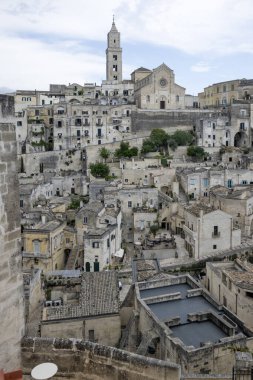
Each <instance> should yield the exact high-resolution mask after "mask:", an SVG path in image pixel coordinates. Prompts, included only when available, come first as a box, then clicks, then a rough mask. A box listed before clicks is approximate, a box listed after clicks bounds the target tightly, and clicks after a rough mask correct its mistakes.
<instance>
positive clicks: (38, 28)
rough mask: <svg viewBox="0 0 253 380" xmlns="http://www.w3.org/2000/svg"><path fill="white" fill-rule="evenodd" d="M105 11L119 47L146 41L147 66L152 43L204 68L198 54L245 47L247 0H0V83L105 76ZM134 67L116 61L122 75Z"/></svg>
mask: <svg viewBox="0 0 253 380" xmlns="http://www.w3.org/2000/svg"><path fill="white" fill-rule="evenodd" d="M113 14H115V20H116V25H117V27H118V29H119V31H120V32H121V37H122V47H123V48H124V44H126V43H129V44H131V45H132V46H133V47H135V48H136V50H137V49H138V54H141V50H142V49H141V47H142V46H144V45H145V46H149V49H150V62H147V63H146V66H148V67H149V66H153V63H152V58H153V57H152V45H156V46H161V47H163V48H167V47H168V48H174V49H176V50H177V51H180V52H182V54H185V53H186V54H187V55H188V56H192V58H194V60H195V61H196V62H197V63H196V64H192V67H191V70H192V71H193V72H203V73H204V72H207V71H209V70H211V69H212V67H211V66H210V65H208V63H206V60H207V61H212V62H214V60H215V59H218V58H221V57H225V56H229V55H232V54H233V55H234V54H241V53H247V54H252V53H253V28H252V23H253V7H252V0H240V2H239V1H238V0H212V1H203V0H191V1H189V0H155V1H154V0H107V1H99V2H95V1H94V0H85V1H84V0H72V1H69V0H61V1H59V0H12V1H10V0H1V1H0V35H1V42H0V48H1V60H0V70H1V72H2V73H4V75H2V78H1V86H6V87H10V88H17V87H19V88H27V86H30V83H32V86H33V87H35V86H36V87H38V88H42V87H43V88H45V87H46V86H47V85H48V83H50V82H62V83H65V82H66V81H67V82H70V81H73V82H79V83H83V82H85V81H89V82H91V81H97V82H98V81H101V80H102V79H105V52H104V50H105V48H106V36H107V33H108V31H109V29H110V26H111V21H112V15H113ZM185 57H186V56H185ZM125 61H126V58H124V62H125ZM192 61H193V60H191V62H192ZM187 63H188V62H187ZM143 64H144V63H143ZM144 65H145V64H144ZM134 68H135V67H134V66H133V65H132V64H131V63H130V65H129V66H124V73H125V75H124V76H125V77H128V76H129V73H130V72H131V71H133V69H134ZM176 69H177V68H176V67H175V70H176Z"/></svg>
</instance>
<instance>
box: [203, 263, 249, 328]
mask: <svg viewBox="0 0 253 380" xmlns="http://www.w3.org/2000/svg"><path fill="white" fill-rule="evenodd" d="M252 279H253V265H252V264H250V263H248V262H244V261H241V260H239V259H236V260H235V261H233V262H219V263H207V264H206V278H205V286H206V288H207V290H208V291H209V292H210V294H211V296H212V297H213V298H214V299H215V300H217V301H218V302H219V303H222V304H223V305H224V306H225V307H227V308H228V309H229V310H231V311H232V312H233V313H234V314H235V315H236V316H237V318H238V319H240V320H241V321H243V322H244V323H245V325H246V326H247V327H248V328H249V329H250V330H252V329H253V319H252V312H253V281H252Z"/></svg>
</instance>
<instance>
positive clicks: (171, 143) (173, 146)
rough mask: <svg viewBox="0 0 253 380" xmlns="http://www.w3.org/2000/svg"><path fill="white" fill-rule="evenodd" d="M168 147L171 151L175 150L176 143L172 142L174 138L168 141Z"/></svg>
mask: <svg viewBox="0 0 253 380" xmlns="http://www.w3.org/2000/svg"><path fill="white" fill-rule="evenodd" d="M168 145H169V147H170V148H171V149H172V150H176V149H177V145H178V144H177V142H176V141H175V140H174V138H169V140H168Z"/></svg>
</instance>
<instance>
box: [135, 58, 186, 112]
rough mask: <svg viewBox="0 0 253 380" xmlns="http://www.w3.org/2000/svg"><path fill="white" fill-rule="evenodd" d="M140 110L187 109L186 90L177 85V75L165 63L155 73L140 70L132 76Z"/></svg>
mask: <svg viewBox="0 0 253 380" xmlns="http://www.w3.org/2000/svg"><path fill="white" fill-rule="evenodd" d="M131 75H132V80H134V81H135V82H134V95H135V101H136V105H137V107H138V108H142V109H149V110H171V109H182V108H184V107H185V88H184V87H182V86H179V85H178V84H176V83H175V75H174V72H173V70H171V69H170V68H169V67H168V66H167V65H165V63H163V64H161V65H160V66H158V67H157V68H155V69H154V70H153V71H150V70H148V69H144V68H140V69H137V70H135V71H134V72H133V73H132V74H131Z"/></svg>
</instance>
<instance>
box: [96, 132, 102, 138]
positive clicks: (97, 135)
mask: <svg viewBox="0 0 253 380" xmlns="http://www.w3.org/2000/svg"><path fill="white" fill-rule="evenodd" d="M96 137H98V138H101V137H104V135H103V134H101V135H100V134H98V133H97V134H96Z"/></svg>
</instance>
